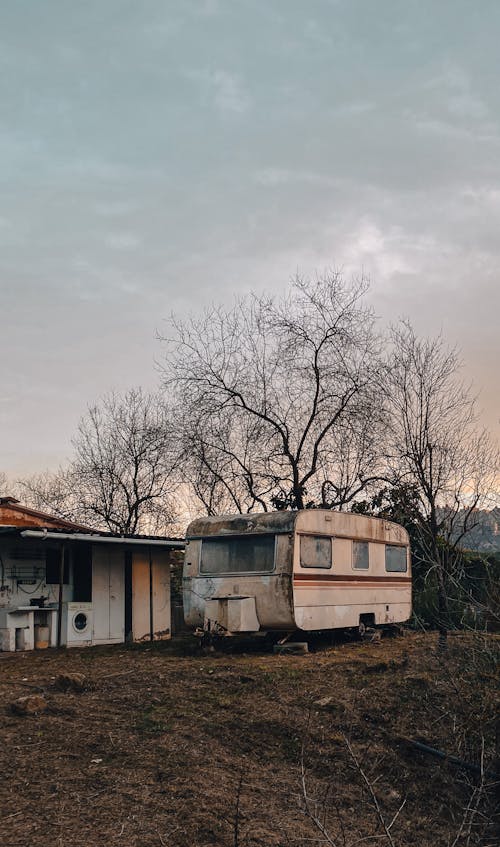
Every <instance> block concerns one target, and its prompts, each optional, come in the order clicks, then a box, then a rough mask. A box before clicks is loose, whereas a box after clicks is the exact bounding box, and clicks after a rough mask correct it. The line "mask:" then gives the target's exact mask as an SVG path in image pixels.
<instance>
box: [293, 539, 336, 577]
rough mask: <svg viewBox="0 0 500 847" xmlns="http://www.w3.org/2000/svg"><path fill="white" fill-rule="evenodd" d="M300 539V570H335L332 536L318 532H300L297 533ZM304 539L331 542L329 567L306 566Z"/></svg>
mask: <svg viewBox="0 0 500 847" xmlns="http://www.w3.org/2000/svg"><path fill="white" fill-rule="evenodd" d="M297 534H298V537H299V568H301V569H302V568H303V569H304V570H320V571H330V570H331V569H332V568H333V540H334V539H333V536H332V535H324V534H322V533H317V532H299V533H297ZM303 538H321V539H325V540H326V541H329V542H330V564H329V565H304V564H303V563H302V539H303Z"/></svg>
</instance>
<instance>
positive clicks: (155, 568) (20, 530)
mask: <svg viewBox="0 0 500 847" xmlns="http://www.w3.org/2000/svg"><path fill="white" fill-rule="evenodd" d="M183 548H184V541H183V540H182V539H179V538H165V537H163V536H146V535H116V534H114V533H110V532H97V531H95V530H93V529H91V528H89V527H86V526H83V525H81V524H76V523H73V522H72V521H67V520H64V519H60V518H57V517H55V516H53V515H48V514H45V513H43V512H39V511H37V510H34V509H30V508H29V507H26V506H23V505H22V504H20V503H19V501H17V500H16V499H15V498H12V497H3V498H0V650H8V651H12V650H31V649H35V648H37V647H39V648H42V647H47V646H53V647H56V646H63V645H65V646H67V647H72V646H73V647H76V646H90V645H95V644H116V643H120V642H124V641H143V640H151V641H152V640H155V639H160V638H168V637H170V634H171V603H170V571H171V563H172V556H173V554H174V553H175V551H178V550H182V549H183Z"/></svg>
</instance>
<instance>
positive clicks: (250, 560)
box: [200, 535, 275, 574]
mask: <svg viewBox="0 0 500 847" xmlns="http://www.w3.org/2000/svg"><path fill="white" fill-rule="evenodd" d="M274 539H275V536H274V535H251V536H249V535H247V536H234V535H233V536H229V537H227V538H204V539H203V541H202V544H201V559H200V573H205V574H226V573H269V572H270V571H272V570H273V569H274Z"/></svg>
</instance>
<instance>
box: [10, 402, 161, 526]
mask: <svg viewBox="0 0 500 847" xmlns="http://www.w3.org/2000/svg"><path fill="white" fill-rule="evenodd" d="M73 446H74V449H75V455H74V458H73V459H72V461H71V462H70V463H69V465H68V467H67V468H62V469H60V470H59V472H58V473H57V474H42V475H37V476H35V477H31V478H29V479H25V480H20V481H19V485H20V488H21V490H22V491H23V492H24V493H25V495H26V499H27V500H28V501H29V502H31V503H33V504H34V505H36V506H37V507H38V508H43V509H49V510H50V511H52V512H53V513H55V514H58V515H61V516H63V517H66V518H70V519H72V520H78V521H80V522H82V523H85V524H88V525H89V526H93V527H97V528H103V527H104V528H107V529H109V530H111V531H113V532H119V533H135V532H139V531H142V532H160V531H164V530H165V529H166V528H168V527H169V526H171V525H172V522H173V520H174V517H173V511H174V499H173V488H174V485H175V482H174V477H175V468H176V461H175V455H174V450H173V440H172V433H171V425H170V422H169V419H168V416H167V413H166V411H165V406H164V403H163V400H162V398H160V397H157V396H155V395H151V394H146V393H144V392H143V391H142V390H141V389H131V390H130V391H128V392H127V393H126V394H124V395H123V396H119V395H117V394H110V395H108V396H106V397H104V398H103V399H102V400H101V401H100V403H97V404H95V405H93V406H91V407H90V408H89V409H88V412H87V415H86V416H85V417H84V418H82V420H81V421H80V423H79V426H78V432H77V434H76V436H75V438H74V439H73Z"/></svg>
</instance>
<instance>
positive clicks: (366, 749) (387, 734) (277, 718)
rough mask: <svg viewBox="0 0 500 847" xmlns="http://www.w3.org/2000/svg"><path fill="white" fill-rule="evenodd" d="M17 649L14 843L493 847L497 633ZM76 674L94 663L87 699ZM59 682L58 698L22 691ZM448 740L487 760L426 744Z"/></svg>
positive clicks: (9, 790) (10, 735) (7, 834)
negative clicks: (443, 645)
mask: <svg viewBox="0 0 500 847" xmlns="http://www.w3.org/2000/svg"><path fill="white" fill-rule="evenodd" d="M437 647H438V645H437V636H436V635H434V634H414V633H407V634H406V635H404V636H402V637H398V638H384V639H382V640H381V641H380V642H374V643H366V642H354V641H349V640H347V639H345V638H344V639H342V638H339V640H338V641H337V643H335V644H333V645H331V646H327V645H325V644H321V643H316V644H315V645H313V650H314V652H309V653H308V654H306V655H296V656H285V655H282V656H281V655H273V654H271V653H269V652H265V651H264V649H262V648H260V647H259V648H255V647H254V648H253V650H251V651H250V649H249V648H246V649H247V650H248V651H247V652H241V648H240V651H237V650H236V649H235V648H233V649H232V650H231V651H230V652H228V651H227V650H225V651H224V652H223V653H212V652H207V653H204V652H202V651H200V650H198V651H197V652H195V651H194V648H193V646H192V643H191V641H190V640H186V639H180V640H178V641H175V642H174V641H172V642H168V643H167V642H164V643H162V644H158V645H143V646H141V647H131V648H126V647H124V646H118V647H113V648H92V649H80V650H73V651H71V650H70V651H63V650H59V651H57V650H46V651H38V652H37V653H29V654H28V653H25V654H19V653H18V654H3V655H2V656H1V657H0V724H1V741H0V761H1V773H2V782H1V789H0V818H1V820H0V843H1V844H2V845H3V847H14V845H16V847H17V845H19V846H21V845H22V847H27V845H32V847H38V845H43V846H44V847H47V845H50V846H51V847H69V846H70V845H71V846H72V845H75V844H79V845H82V847H94V845H95V847H117V845H122V847H150V845H151V847H153V845H154V847H165V845H169V847H170V845H172V847H177V845H178V847H198V845H200V847H201V845H223V847H225V845H227V846H228V847H257V845H260V846H261V847H272V845H299V847H300V845H311V844H335V845H348V847H351V845H352V846H353V845H354V844H359V843H360V842H361V843H364V844H377V843H382V844H384V843H385V844H393V845H419V847H422V845H424V847H425V845H438V847H439V845H443V847H444V845H447V847H449V845H456V847H461V845H479V844H480V845H494V844H496V843H497V839H498V830H496V829H495V825H496V823H498V821H496V822H495V808H494V801H495V783H496V784H497V785H498V779H497V776H496V774H497V772H498V771H499V770H500V766H499V760H498V752H497V751H496V750H495V739H496V737H497V735H498V725H497V724H496V723H495V698H496V693H497V690H498V665H497V664H496V658H497V657H498V640H495V639H494V638H493V637H492V638H489V639H483V638H476V637H472V636H459V635H453V636H451V637H450V638H449V646H448V649H447V650H446V651H445V652H444V653H443V652H441V651H439V650H438V649H437ZM62 672H78V673H83V674H85V677H86V680H87V684H86V688H85V690H84V691H83V692H82V693H76V692H71V691H60V690H58V689H57V687H56V681H57V677H58V675H59V674H60V673H62ZM31 694H42V695H43V697H44V698H45V700H46V704H47V705H46V710H45V711H43V712H41V713H39V714H34V715H29V716H18V715H16V714H14V713H13V711H12V708H11V703H12V702H13V701H14V700H15V699H16V698H18V697H22V696H26V695H31ZM408 739H410V740H417V741H421V742H424V743H426V744H429V745H431V746H432V747H436V748H439V749H440V750H442V751H444V752H446V753H447V754H448V755H449V756H456V757H459V758H460V759H462V760H464V761H466V762H467V763H468V764H470V765H472V766H476V769H477V770H471V769H466V768H463V767H462V766H460V765H457V764H455V763H453V762H452V761H450V760H449V759H446V760H441V759H439V758H435V757H433V756H430V755H428V754H426V753H423V752H421V751H418V750H416V749H415V748H414V747H412V746H411V745H410V744H409V743H408Z"/></svg>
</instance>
